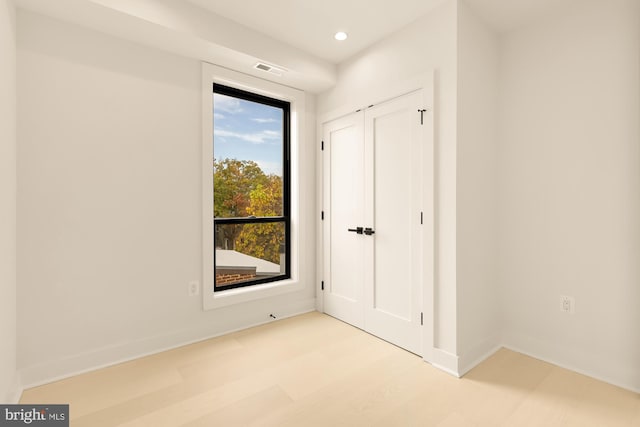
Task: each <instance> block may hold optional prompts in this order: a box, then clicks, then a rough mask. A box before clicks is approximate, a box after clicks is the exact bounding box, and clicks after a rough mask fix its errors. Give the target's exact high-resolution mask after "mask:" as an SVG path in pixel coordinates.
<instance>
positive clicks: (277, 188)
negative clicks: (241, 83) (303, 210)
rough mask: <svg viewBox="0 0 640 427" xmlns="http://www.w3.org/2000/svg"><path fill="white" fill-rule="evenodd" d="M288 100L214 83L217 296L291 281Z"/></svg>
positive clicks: (215, 284)
mask: <svg viewBox="0 0 640 427" xmlns="http://www.w3.org/2000/svg"><path fill="white" fill-rule="evenodd" d="M290 134H291V130H290V103H289V102H287V101H283V100H280V99H275V98H271V97H268V96H264V95H261V94H257V93H252V92H249V91H245V90H240V89H237V88H234V87H230V86H226V85H222V84H217V83H214V84H213V170H212V173H213V205H214V209H213V216H214V218H213V223H214V239H213V242H214V248H215V250H214V253H213V257H214V270H215V275H214V291H223V290H227V289H233V288H240V287H246V286H251V285H257V284H263V283H270V282H275V281H280V280H283V279H288V278H290V277H291V267H290V266H291V239H290V235H291V218H290V213H291V203H290V200H291V197H290V193H291V185H290V160H289V159H290Z"/></svg>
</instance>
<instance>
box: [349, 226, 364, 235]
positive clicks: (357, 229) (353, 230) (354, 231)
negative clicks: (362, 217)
mask: <svg viewBox="0 0 640 427" xmlns="http://www.w3.org/2000/svg"><path fill="white" fill-rule="evenodd" d="M347 231H351V232H352V233H358V234H362V227H356V228H348V229H347Z"/></svg>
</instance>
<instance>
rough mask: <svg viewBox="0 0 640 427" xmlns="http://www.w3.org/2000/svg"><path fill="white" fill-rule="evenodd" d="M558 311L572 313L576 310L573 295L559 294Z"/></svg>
mask: <svg viewBox="0 0 640 427" xmlns="http://www.w3.org/2000/svg"><path fill="white" fill-rule="evenodd" d="M560 311H563V312H565V313H569V314H573V313H575V312H576V302H575V299H574V298H573V297H568V296H566V295H560Z"/></svg>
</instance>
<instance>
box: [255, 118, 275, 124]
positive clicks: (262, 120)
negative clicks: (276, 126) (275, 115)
mask: <svg viewBox="0 0 640 427" xmlns="http://www.w3.org/2000/svg"><path fill="white" fill-rule="evenodd" d="M251 120H253V121H254V122H258V123H275V122H277V121H278V120H276V119H260V118H256V119H251Z"/></svg>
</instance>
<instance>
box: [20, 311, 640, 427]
mask: <svg viewBox="0 0 640 427" xmlns="http://www.w3.org/2000/svg"><path fill="white" fill-rule="evenodd" d="M21 402H22V403H69V404H70V405H71V406H70V411H71V425H72V426H74V427H80V426H89V427H100V426H116V425H118V426H120V425H122V426H153V427H160V426H183V425H185V426H245V425H259V426H296V427H298V426H329V427H332V426H441V427H445V426H447V427H449V426H492V427H493V426H517V427H520V426H536V427H538V426H544V427H552V426H580V427H585V426H606V427H611V426H640V395H638V394H634V393H631V392H629V391H625V390H622V389H620V388H617V387H614V386H611V385H608V384H605V383H602V382H599V381H596V380H594V379H591V378H588V377H585V376H582V375H579V374H576V373H573V372H570V371H567V370H564V369H561V368H558V367H555V366H553V365H550V364H548V363H545V362H541V361H539V360H536V359H532V358H530V357H526V356H523V355H521V354H518V353H514V352H511V351H508V350H500V351H499V352H498V353H496V354H495V355H494V356H492V357H491V358H489V359H488V360H487V361H485V362H484V363H482V364H481V365H480V366H478V367H477V368H476V369H474V370H473V371H472V372H470V373H469V374H467V375H466V376H465V377H464V378H462V379H456V378H454V377H452V376H450V375H448V374H445V373H443V372H441V371H439V370H437V369H435V368H433V367H431V366H430V365H429V364H427V363H425V362H423V361H422V360H421V359H420V358H419V357H417V356H415V355H412V354H410V353H407V352H406V351H403V350H401V349H399V348H397V347H395V346H393V345H390V344H388V343H386V342H384V341H381V340H379V339H377V338H375V337H372V336H370V335H368V334H366V333H364V332H362V331H360V330H358V329H356V328H353V327H351V326H349V325H346V324H344V323H342V322H339V321H337V320H335V319H333V318H331V317H328V316H325V315H322V314H319V313H309V314H305V315H302V316H298V317H295V318H291V319H285V320H281V321H277V322H273V323H271V324H268V325H265V326H260V327H257V328H252V329H248V330H245V331H241V332H237V333H234V334H230V335H227V336H224V337H220V338H216V339H212V340H208V341H205V342H202V343H198V344H194V345H190V346H186V347H182V348H179V349H176V350H172V351H167V352H164V353H161V354H158V355H154V356H150V357H145V358H143V359H139V360H135V361H132V362H128V363H124V364H121V365H117V366H114V367H110V368H106V369H102V370H99V371H95V372H91V373H88V374H84V375H79V376H77V377H74V378H70V379H67V380H63V381H59V382H56V383H53V384H49V385H45V386H42V387H37V388H34V389H30V390H27V391H25V393H24V395H23V398H22V401H21Z"/></svg>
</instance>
